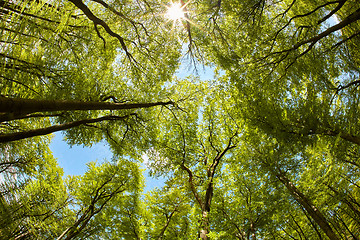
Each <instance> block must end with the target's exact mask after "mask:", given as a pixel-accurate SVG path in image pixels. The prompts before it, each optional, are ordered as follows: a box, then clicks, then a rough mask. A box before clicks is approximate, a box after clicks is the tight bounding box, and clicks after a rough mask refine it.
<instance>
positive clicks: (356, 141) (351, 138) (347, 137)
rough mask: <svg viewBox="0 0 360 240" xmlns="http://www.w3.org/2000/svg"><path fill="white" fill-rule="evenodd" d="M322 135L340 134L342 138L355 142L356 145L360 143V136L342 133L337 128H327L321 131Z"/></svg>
mask: <svg viewBox="0 0 360 240" xmlns="http://www.w3.org/2000/svg"><path fill="white" fill-rule="evenodd" d="M323 134H324V135H328V136H340V137H341V138H342V139H344V140H346V141H349V142H352V143H355V144H357V145H360V138H359V137H358V136H354V135H351V134H348V133H344V132H341V131H338V130H335V131H333V130H328V131H324V132H323Z"/></svg>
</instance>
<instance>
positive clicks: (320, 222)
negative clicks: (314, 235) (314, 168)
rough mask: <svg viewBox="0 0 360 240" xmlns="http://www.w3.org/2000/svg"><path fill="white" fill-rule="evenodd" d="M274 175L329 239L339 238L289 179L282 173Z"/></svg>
mask: <svg viewBox="0 0 360 240" xmlns="http://www.w3.org/2000/svg"><path fill="white" fill-rule="evenodd" d="M276 177H277V178H278V179H279V180H280V181H281V182H282V183H283V184H284V185H285V187H286V188H287V189H288V190H289V192H290V194H291V195H292V196H293V197H294V198H295V199H296V201H297V202H298V203H299V204H300V205H301V206H303V207H304V209H305V210H306V212H307V213H308V214H309V215H310V216H311V218H312V219H314V221H315V222H316V223H317V224H318V225H319V227H320V228H321V230H323V231H324V233H325V234H326V235H327V236H328V237H329V239H331V240H339V238H338V237H337V236H336V234H335V233H334V231H333V230H332V228H331V226H330V225H329V223H328V221H327V220H326V218H325V216H324V215H323V214H322V213H321V212H320V211H319V210H318V209H317V208H316V207H315V206H314V205H313V204H312V203H311V202H310V200H309V199H307V197H306V196H305V195H304V194H302V193H301V192H300V191H299V189H297V187H296V186H295V185H294V184H293V183H292V182H290V180H289V179H288V178H287V177H286V176H284V175H283V174H281V175H280V174H277V175H276Z"/></svg>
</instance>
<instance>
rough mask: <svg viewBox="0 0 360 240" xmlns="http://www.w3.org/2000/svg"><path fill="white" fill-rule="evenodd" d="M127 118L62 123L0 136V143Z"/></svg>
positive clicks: (100, 118) (117, 117)
mask: <svg viewBox="0 0 360 240" xmlns="http://www.w3.org/2000/svg"><path fill="white" fill-rule="evenodd" d="M129 116H130V115H126V116H123V117H119V116H104V117H99V118H91V119H84V120H79V121H74V122H69V123H63V124H59V125H55V126H50V127H45V128H38V129H33V130H28V131H23V132H14V133H7V134H0V143H5V142H12V141H17V140H21V139H25V138H31V137H35V136H43V135H47V134H50V133H53V132H57V131H62V130H66V129H70V128H73V127H77V126H80V125H83V124H89V123H96V122H101V121H105V120H121V119H125V118H127V117H129Z"/></svg>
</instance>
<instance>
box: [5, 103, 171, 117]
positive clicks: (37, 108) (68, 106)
mask: <svg viewBox="0 0 360 240" xmlns="http://www.w3.org/2000/svg"><path fill="white" fill-rule="evenodd" d="M170 104H174V102H172V101H167V102H153V103H109V102H82V101H69V100H41V99H24V98H7V97H0V122H3V121H11V120H15V119H18V118H19V117H20V116H23V115H25V114H29V113H35V112H54V111H74V110H122V109H136V108H150V107H154V106H165V105H170Z"/></svg>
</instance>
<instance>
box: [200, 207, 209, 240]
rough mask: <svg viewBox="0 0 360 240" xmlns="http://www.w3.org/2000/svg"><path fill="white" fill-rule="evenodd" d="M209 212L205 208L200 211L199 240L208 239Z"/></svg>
mask: <svg viewBox="0 0 360 240" xmlns="http://www.w3.org/2000/svg"><path fill="white" fill-rule="evenodd" d="M208 214H209V212H207V211H206V210H205V211H204V210H203V212H202V218H201V225H200V238H201V240H210V238H209V237H208V236H207V234H209V232H210V229H209V216H208Z"/></svg>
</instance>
